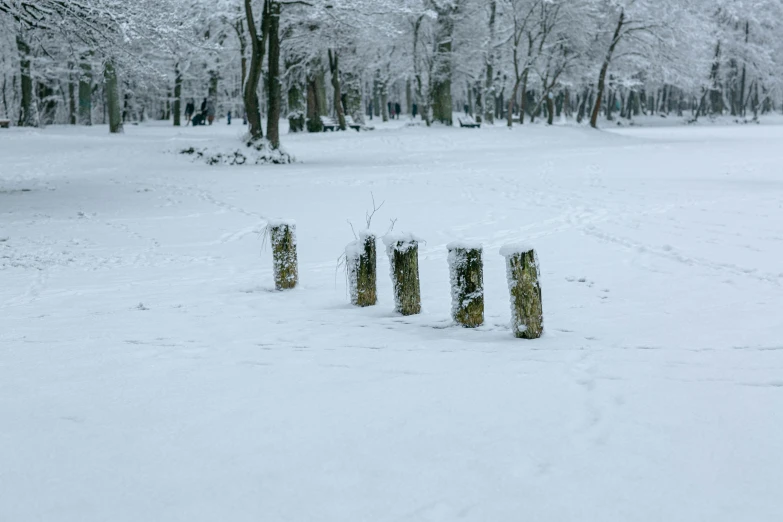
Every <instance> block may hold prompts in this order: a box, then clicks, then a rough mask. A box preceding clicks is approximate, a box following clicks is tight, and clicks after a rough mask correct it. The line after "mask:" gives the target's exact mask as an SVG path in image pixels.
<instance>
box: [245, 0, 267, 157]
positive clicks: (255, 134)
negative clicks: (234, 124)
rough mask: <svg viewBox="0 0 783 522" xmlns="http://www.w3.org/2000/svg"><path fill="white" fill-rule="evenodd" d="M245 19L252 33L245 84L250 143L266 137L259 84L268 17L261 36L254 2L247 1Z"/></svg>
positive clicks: (265, 9) (265, 2)
mask: <svg viewBox="0 0 783 522" xmlns="http://www.w3.org/2000/svg"><path fill="white" fill-rule="evenodd" d="M268 3H269V0H264V12H265V13H266V12H267V11H268V7H267V4H268ZM245 19H246V20H247V28H248V32H249V33H250V49H251V54H250V70H249V72H248V79H247V83H246V84H245V92H244V102H245V112H246V114H247V123H248V132H249V133H250V141H251V142H253V141H258V140H260V139H262V138H263V137H264V130H263V128H262V125H261V106H260V104H259V101H258V84H259V82H260V81H261V70H262V66H263V63H264V54H265V53H266V36H267V26H268V22H269V18H268V17H266V16H265V17H264V20H263V21H262V28H261V34H260V35H259V34H258V27H257V26H256V21H255V16H254V15H253V2H252V0H245Z"/></svg>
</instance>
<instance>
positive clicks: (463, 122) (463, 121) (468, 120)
mask: <svg viewBox="0 0 783 522" xmlns="http://www.w3.org/2000/svg"><path fill="white" fill-rule="evenodd" d="M457 121H459V126H460V127H464V128H466V129H479V128H481V124H480V123H478V122H476V120H474V119H473V117H472V116H461V117H459V118H457Z"/></svg>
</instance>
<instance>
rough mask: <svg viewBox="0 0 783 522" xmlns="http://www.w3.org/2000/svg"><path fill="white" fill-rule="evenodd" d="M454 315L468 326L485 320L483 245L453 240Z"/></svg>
mask: <svg viewBox="0 0 783 522" xmlns="http://www.w3.org/2000/svg"><path fill="white" fill-rule="evenodd" d="M446 248H448V250H449V272H450V274H451V316H452V317H453V318H454V321H456V322H457V323H459V324H461V325H462V326H464V327H466V328H476V327H477V326H481V325H482V324H484V266H483V264H482V260H481V254H482V248H481V245H473V244H466V243H461V242H455V243H450V244H449V245H448V246H447V247H446Z"/></svg>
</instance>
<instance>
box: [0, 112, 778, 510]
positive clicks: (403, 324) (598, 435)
mask: <svg viewBox="0 0 783 522" xmlns="http://www.w3.org/2000/svg"><path fill="white" fill-rule="evenodd" d="M394 127H395V125H391V124H390V125H386V126H383V125H381V126H380V128H378V129H377V130H375V131H373V132H366V133H360V134H359V133H354V132H346V133H331V134H321V135H298V136H288V135H285V136H284V143H285V146H286V147H287V149H288V150H289V151H290V152H292V153H293V154H294V155H295V156H296V157H297V159H298V160H299V161H300V162H301V163H298V164H295V165H290V166H266V167H208V166H206V165H204V164H198V163H192V162H190V161H189V160H188V159H187V158H186V157H184V156H180V155H177V154H173V153H171V151H176V150H178V149H181V148H184V147H188V146H209V145H212V144H215V143H219V144H222V145H224V146H228V145H230V144H231V143H234V142H235V139H236V137H237V136H238V133H239V131H240V128H239V127H237V126H232V127H228V126H225V125H222V124H221V125H217V126H213V127H211V128H197V129H193V128H185V129H180V130H174V129H172V128H170V127H163V126H157V125H149V126H138V127H136V126H129V127H127V128H126V134H125V135H124V136H109V135H108V134H107V131H106V128H105V127H96V128H92V129H71V128H63V127H60V128H57V127H53V128H50V129H47V130H43V131H25V130H20V129H11V130H5V131H4V130H0V520H3V521H6V520H7V521H37V520H40V521H58V522H59V521H73V522H77V521H78V522H93V521H94V522H98V521H101V522H103V521H123V522H125V521H127V522H138V521H166V522H171V521H183V522H184V521H187V522H195V521H205V522H206V521H215V520H225V521H258V520H265V521H266V520H268V521H278V520H279V521H283V520H286V521H318V522H346V521H372V522H393V521H444V522H446V521H449V522H451V521H455V520H466V521H475V522H488V521H518V520H530V521H576V520H579V521H588V520H589V521H618V522H619V521H622V522H627V521H650V522H659V521H664V520H665V521H669V522H671V521H696V520H709V521H712V522H715V521H726V522H737V521H754V522H758V521H779V520H781V519H783V501H781V495H780V487H781V484H783V435H781V432H783V316H782V315H781V307H782V305H783V293H782V291H783V262H782V261H781V259H782V258H783V170H781V165H783V146H782V144H783V126H774V125H762V126H752V125H748V126H726V127H710V126H698V127H665V128H624V129H622V130H617V129H615V130H613V131H612V132H596V131H590V130H587V129H584V128H576V127H568V126H565V127H562V126H560V127H554V128H546V127H543V126H536V127H535V128H532V127H530V126H526V127H524V128H515V129H514V130H513V131H508V130H506V129H505V128H503V127H502V126H498V127H496V128H485V129H481V130H477V131H476V130H467V129H458V128H453V129H445V128H440V129H426V128H411V127H402V126H401V125H396V128H394ZM371 193H372V194H374V196H375V199H376V201H377V202H379V203H380V202H381V201H385V204H384V206H383V208H382V209H381V210H380V211H379V212H378V213H377V214H376V215H375V217H374V220H373V223H372V228H373V229H374V230H376V231H377V232H378V233H379V234H383V233H384V232H385V231H386V230H387V229H388V227H389V223H390V219H396V220H397V221H396V226H395V231H397V232H403V231H406V232H412V233H415V234H416V235H418V236H421V237H422V238H424V239H426V240H427V243H426V245H422V246H421V250H420V256H421V257H420V263H421V277H422V280H421V288H422V300H423V308H424V310H423V313H422V314H421V315H420V316H415V317H400V316H397V315H395V314H394V313H393V311H392V310H393V299H392V295H391V281H390V278H389V276H388V273H389V272H388V261H387V259H386V258H385V255H383V250H382V249H381V248H379V254H381V255H380V256H379V267H378V271H379V296H380V303H379V305H378V306H377V307H374V308H369V309H357V308H352V307H351V306H349V304H348V297H347V293H346V288H345V275H344V273H343V272H338V271H337V269H336V267H337V259H338V257H339V256H340V255H341V253H342V252H343V251H344V247H345V245H346V244H347V243H349V242H350V241H351V240H352V239H353V234H352V232H351V227H350V226H349V225H348V224H347V223H346V220H350V221H352V222H353V224H354V227H355V228H357V229H360V228H363V222H364V214H365V211H366V210H367V209H368V208H370V207H371V206H372V202H371ZM273 217H284V218H294V219H296V220H297V224H298V238H299V260H300V279H301V287H300V288H298V289H297V290H294V291H291V292H285V293H282V292H274V291H273V281H272V274H271V272H272V260H271V253H270V252H269V251H268V249H267V250H266V251H263V250H262V240H261V238H260V235H259V232H260V231H261V230H262V229H263V227H264V224H265V219H266V218H273ZM453 240H471V241H480V242H481V243H483V244H484V246H485V280H486V312H487V325H486V326H485V327H482V328H480V329H478V330H475V331H474V330H465V329H461V328H458V327H454V326H453V325H452V324H451V322H450V318H449V311H450V291H449V273H448V265H447V251H446V248H445V245H446V244H447V243H449V242H451V241H453ZM519 241H525V242H530V243H533V244H534V245H535V246H536V248H537V250H538V255H539V258H540V262H541V269H542V288H543V296H544V313H545V325H546V334H545V336H544V338H543V339H541V340H538V341H522V340H517V339H515V338H514V337H513V336H512V334H511V333H510V331H509V329H508V326H507V325H508V322H509V319H510V312H509V304H508V290H507V286H506V282H505V279H504V276H505V266H504V262H503V258H502V257H501V256H500V255H499V254H498V251H499V249H500V247H501V246H502V245H504V244H506V243H513V242H519Z"/></svg>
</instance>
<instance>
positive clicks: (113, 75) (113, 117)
mask: <svg viewBox="0 0 783 522" xmlns="http://www.w3.org/2000/svg"><path fill="white" fill-rule="evenodd" d="M103 81H104V91H105V92H106V110H107V112H108V115H109V132H110V133H112V134H119V133H121V132H122V131H123V128H122V106H121V105H120V99H121V97H120V82H119V81H118V80H117V71H116V69H115V66H114V61H113V60H111V59H109V60H106V63H105V64H104V65H103Z"/></svg>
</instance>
